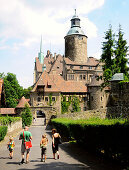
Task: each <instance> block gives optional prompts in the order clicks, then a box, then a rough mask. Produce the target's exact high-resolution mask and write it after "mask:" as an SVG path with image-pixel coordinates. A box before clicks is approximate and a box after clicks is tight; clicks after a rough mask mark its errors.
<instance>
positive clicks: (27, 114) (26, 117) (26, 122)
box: [21, 104, 32, 127]
mask: <svg viewBox="0 0 129 170" xmlns="http://www.w3.org/2000/svg"><path fill="white" fill-rule="evenodd" d="M21 117H22V126H23V127H24V126H30V125H31V123H32V113H31V110H30V108H29V106H28V105H27V104H25V109H24V111H23V112H22V114H21Z"/></svg>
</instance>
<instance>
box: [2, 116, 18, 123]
mask: <svg viewBox="0 0 129 170" xmlns="http://www.w3.org/2000/svg"><path fill="white" fill-rule="evenodd" d="M20 119H21V118H20V117H11V116H1V117H0V125H8V124H10V123H14V122H17V121H19V120H20Z"/></svg>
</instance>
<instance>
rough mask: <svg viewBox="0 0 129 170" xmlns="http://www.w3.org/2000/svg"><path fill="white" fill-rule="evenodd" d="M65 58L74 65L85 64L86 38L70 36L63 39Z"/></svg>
mask: <svg viewBox="0 0 129 170" xmlns="http://www.w3.org/2000/svg"><path fill="white" fill-rule="evenodd" d="M65 57H68V58H69V59H71V60H72V61H74V62H76V63H82V64H83V63H86V62H87V37H86V36H83V35H70V36H66V37H65Z"/></svg>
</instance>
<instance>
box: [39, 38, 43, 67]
mask: <svg viewBox="0 0 129 170" xmlns="http://www.w3.org/2000/svg"><path fill="white" fill-rule="evenodd" d="M38 58H39V61H40V63H41V64H43V62H44V54H43V51H42V36H41V42H40V52H39V53H38Z"/></svg>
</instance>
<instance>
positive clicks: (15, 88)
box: [2, 73, 23, 108]
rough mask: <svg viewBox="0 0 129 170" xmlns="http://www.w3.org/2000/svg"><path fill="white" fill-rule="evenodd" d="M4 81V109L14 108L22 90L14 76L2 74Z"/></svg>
mask: <svg viewBox="0 0 129 170" xmlns="http://www.w3.org/2000/svg"><path fill="white" fill-rule="evenodd" d="M2 78H3V80H4V91H5V103H6V105H5V106H4V107H7V108H15V107H16V105H17V104H18V99H20V98H21V97H22V96H23V88H22V87H21V86H20V85H19V83H18V81H17V78H16V75H15V74H13V73H7V75H4V74H3V73H2Z"/></svg>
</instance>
